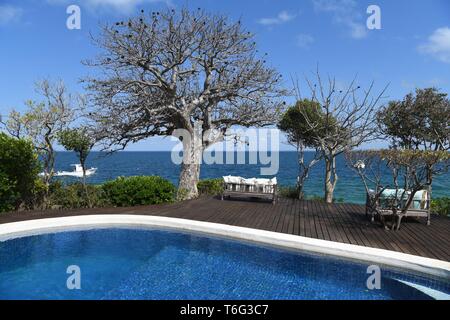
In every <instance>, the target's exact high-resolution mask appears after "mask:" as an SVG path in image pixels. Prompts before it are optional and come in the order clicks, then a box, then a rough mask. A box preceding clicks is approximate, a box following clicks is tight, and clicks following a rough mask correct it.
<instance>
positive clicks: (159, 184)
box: [102, 176, 176, 207]
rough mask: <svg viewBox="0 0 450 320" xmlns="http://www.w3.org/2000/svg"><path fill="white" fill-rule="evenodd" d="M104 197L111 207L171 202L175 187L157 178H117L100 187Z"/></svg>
mask: <svg viewBox="0 0 450 320" xmlns="http://www.w3.org/2000/svg"><path fill="white" fill-rule="evenodd" d="M102 189H103V192H104V196H105V197H106V199H108V201H109V203H110V204H111V205H113V206H118V207H124V206H137V205H150V204H161V203H166V202H172V201H173V200H174V198H175V191H176V188H175V186H174V185H173V184H172V183H171V182H169V181H168V180H166V179H163V178H161V177H157V176H144V177H142V176H135V177H119V178H117V179H115V180H113V181H108V182H106V183H104V184H103V186H102Z"/></svg>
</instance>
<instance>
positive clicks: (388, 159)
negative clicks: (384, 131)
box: [346, 149, 450, 229]
mask: <svg viewBox="0 0 450 320" xmlns="http://www.w3.org/2000/svg"><path fill="white" fill-rule="evenodd" d="M346 159H347V162H348V164H349V165H350V167H351V168H352V169H353V170H354V171H355V172H356V173H357V174H358V176H359V177H360V178H361V181H362V182H363V184H364V188H365V190H366V195H367V204H366V205H367V206H368V208H369V209H370V210H371V211H373V212H375V213H377V214H378V216H379V217H380V220H381V222H382V224H383V225H384V227H385V228H389V226H388V224H387V222H386V221H385V219H384V215H383V214H382V212H381V211H383V210H390V211H391V212H392V215H393V217H394V218H395V219H394V220H393V222H392V224H391V226H390V228H391V229H395V228H397V229H398V228H399V226H400V221H401V218H402V216H404V215H405V214H406V212H407V211H408V209H410V206H411V204H412V202H413V200H414V196H415V195H416V193H417V192H418V191H420V190H427V191H430V190H431V185H432V183H433V176H436V175H441V174H444V173H447V172H448V169H449V166H450V154H449V153H448V152H447V151H444V150H437V151H435V150H411V149H402V150H399V149H386V150H358V151H349V152H346ZM430 168H431V169H430ZM430 170H432V172H431V174H430ZM386 172H390V173H391V175H390V177H387V176H385V173H386ZM386 189H392V190H393V192H392V193H390V194H389V195H387V196H386V195H384V191H385V190H386ZM428 205H429V204H428Z"/></svg>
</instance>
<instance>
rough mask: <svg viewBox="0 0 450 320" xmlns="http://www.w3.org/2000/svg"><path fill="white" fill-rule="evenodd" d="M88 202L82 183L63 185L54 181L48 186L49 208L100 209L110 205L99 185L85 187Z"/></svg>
mask: <svg viewBox="0 0 450 320" xmlns="http://www.w3.org/2000/svg"><path fill="white" fill-rule="evenodd" d="M86 188H87V193H88V194H89V201H88V199H87V197H86V191H85V189H84V186H83V184H82V183H80V182H77V183H73V184H69V185H63V184H62V183H60V182H59V181H55V182H53V183H52V184H51V185H50V188H49V191H50V196H49V204H50V207H54V208H63V209H79V208H89V207H93V208H101V207H106V206H108V205H109V204H110V202H109V200H108V199H107V197H106V196H105V192H104V191H103V187H102V186H101V185H91V184H88V185H86Z"/></svg>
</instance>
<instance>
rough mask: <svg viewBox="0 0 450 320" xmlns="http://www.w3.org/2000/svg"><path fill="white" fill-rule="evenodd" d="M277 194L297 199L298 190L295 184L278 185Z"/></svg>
mask: <svg viewBox="0 0 450 320" xmlns="http://www.w3.org/2000/svg"><path fill="white" fill-rule="evenodd" d="M278 195H280V196H281V197H284V198H289V199H298V192H297V188H296V187H295V186H280V187H279V188H278Z"/></svg>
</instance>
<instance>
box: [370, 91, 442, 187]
mask: <svg viewBox="0 0 450 320" xmlns="http://www.w3.org/2000/svg"><path fill="white" fill-rule="evenodd" d="M377 122H378V125H379V128H380V131H381V133H382V134H383V136H384V138H386V139H387V140H388V141H390V143H391V147H392V148H394V149H401V150H416V151H420V150H426V151H449V150H450V99H449V98H448V97H447V94H446V93H442V92H439V90H438V89H436V88H426V89H416V90H415V93H409V94H407V95H406V96H405V97H404V98H403V99H402V100H400V101H397V100H394V101H390V102H389V104H388V105H387V106H385V107H384V108H382V109H380V110H379V111H378V112H377ZM429 164H430V165H435V164H434V163H433V162H429ZM427 171H428V174H429V177H428V179H429V180H430V181H432V180H433V172H434V171H435V168H433V167H429V168H427ZM429 189H430V190H429V191H430V193H431V185H430V187H429Z"/></svg>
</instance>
